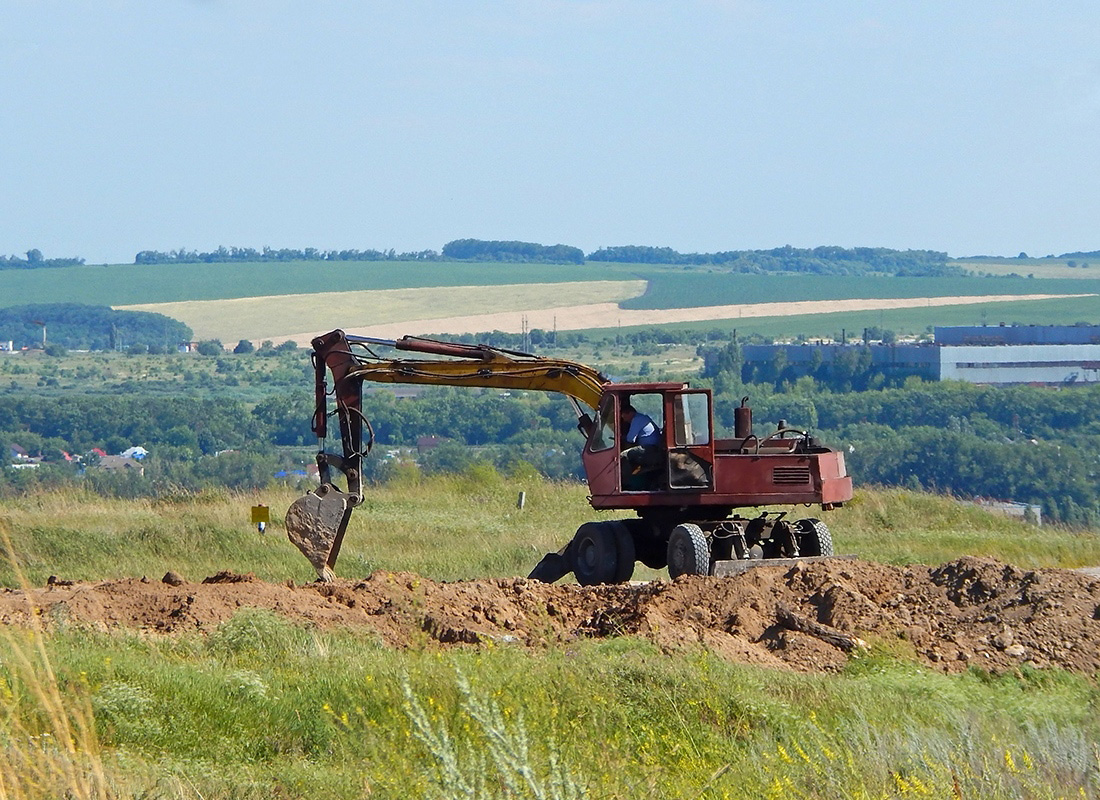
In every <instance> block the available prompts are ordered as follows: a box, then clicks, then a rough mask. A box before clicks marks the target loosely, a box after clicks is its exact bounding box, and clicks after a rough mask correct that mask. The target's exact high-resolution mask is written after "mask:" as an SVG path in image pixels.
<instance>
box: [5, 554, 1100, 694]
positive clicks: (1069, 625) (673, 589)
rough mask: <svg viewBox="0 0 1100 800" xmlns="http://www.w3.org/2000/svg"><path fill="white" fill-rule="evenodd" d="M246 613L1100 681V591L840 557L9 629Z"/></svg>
mask: <svg viewBox="0 0 1100 800" xmlns="http://www.w3.org/2000/svg"><path fill="white" fill-rule="evenodd" d="M181 581H182V582H181ZM246 607H249V608H260V609H267V610H270V611H273V612H275V613H277V614H280V615H283V616H285V617H287V618H289V619H291V620H293V621H296V622H299V623H303V624H307V625H313V626H318V627H320V628H331V627H335V626H346V627H354V628H357V629H360V630H363V629H365V630H369V631H372V632H373V633H374V634H376V635H377V637H378V638H379V640H380V641H382V642H383V643H385V645H387V646H389V647H392V648H406V647H410V646H429V647H440V648H455V647H459V648H478V647H489V646H499V645H501V644H507V645H511V646H516V647H524V648H535V649H538V648H545V647H548V646H551V645H562V644H565V645H568V643H569V642H571V641H577V640H581V639H590V638H607V637H616V636H638V637H644V638H645V639H648V640H650V641H652V642H653V643H655V644H657V645H658V646H660V647H661V648H662V649H664V650H666V651H669V652H674V651H677V650H681V649H683V648H686V647H698V646H699V645H703V646H705V647H706V648H708V649H710V650H711V651H712V652H714V653H716V654H718V655H719V656H721V657H723V658H725V659H726V660H728V661H731V662H736V663H744V664H755V665H761V666H771V667H781V668H787V669H791V670H795V671H800V672H828V671H834V670H837V669H839V668H841V667H842V666H843V664H844V663H845V662H846V660H847V655H848V652H850V651H851V650H852V649H855V648H859V647H863V646H866V644H867V643H868V642H874V641H879V642H882V641H889V642H893V643H901V644H900V646H902V647H903V649H907V650H908V651H911V655H912V656H913V657H914V658H916V659H917V660H919V661H921V662H923V663H925V664H927V665H929V666H930V667H932V668H934V669H937V670H941V671H944V672H959V671H962V670H964V669H966V668H967V667H970V666H978V667H982V668H984V669H987V670H991V671H1004V670H1009V669H1012V668H1014V667H1018V666H1021V665H1030V666H1036V667H1059V668H1062V669H1066V670H1070V671H1075V672H1080V673H1086V674H1094V673H1095V672H1096V671H1097V670H1100V578H1097V577H1095V576H1090V575H1087V574H1084V573H1079V572H1073V571H1069V570H1061V569H1043V570H1034V571H1028V570H1022V569H1019V568H1017V567H1013V566H1009V565H1006V564H1003V563H1000V562H997V561H995V560H992V559H985V558H973V557H966V558H961V559H959V560H956V561H952V562H950V563H947V564H944V565H942V566H939V567H924V566H908V567H894V566H887V565H884V564H878V563H873V562H868V561H849V560H842V559H837V560H830V561H822V562H803V563H799V564H796V565H794V566H793V567H780V566H775V567H768V566H765V567H758V568H755V569H751V570H749V571H748V572H747V573H745V574H743V575H740V576H737V577H730V578H708V577H685V578H680V579H678V580H676V581H672V582H669V581H653V582H649V583H642V584H631V585H622V586H602V587H581V586H576V585H546V584H541V583H537V582H533V581H528V580H525V579H521V578H517V579H496V580H477V581H464V582H456V583H440V582H434V581H431V580H427V579H424V578H422V577H420V576H417V575H414V574H411V573H395V572H384V571H379V572H375V573H374V574H373V575H371V576H370V577H369V578H368V579H366V580H362V581H358V582H351V581H338V582H335V583H331V584H320V583H311V584H302V585H296V584H293V583H285V584H272V583H267V582H264V581H261V580H259V579H257V578H255V577H254V576H252V575H237V574H232V573H219V574H218V575H215V576H212V577H208V578H206V579H205V580H202V581H201V582H188V581H183V580H182V578H180V577H178V576H174V575H169V576H166V579H165V580H150V579H146V578H142V579H132V580H118V581H105V582H101V583H70V582H68V581H62V580H56V579H51V583H50V584H49V585H48V586H46V587H45V588H41V589H33V590H31V591H30V592H29V594H28V593H25V592H23V591H19V590H12V589H6V590H4V591H3V593H2V594H0V622H2V623H4V624H8V625H25V624H27V623H28V622H30V616H29V615H30V614H31V613H34V614H35V615H37V616H38V618H39V619H40V620H42V621H43V622H44V623H45V624H46V627H50V626H55V625H59V624H78V625H89V626H93V627H94V628H98V629H104V630H106V629H112V628H121V629H137V630H140V631H145V632H148V633H150V634H161V635H172V634H178V633H185V632H194V631H199V632H209V631H211V630H213V629H214V628H215V627H216V626H217V625H218V624H220V623H222V622H224V621H226V620H228V619H229V618H230V617H232V616H233V615H234V614H235V613H236V612H237V611H238V610H240V609H241V608H246ZM31 608H33V609H34V611H33V612H32V611H31Z"/></svg>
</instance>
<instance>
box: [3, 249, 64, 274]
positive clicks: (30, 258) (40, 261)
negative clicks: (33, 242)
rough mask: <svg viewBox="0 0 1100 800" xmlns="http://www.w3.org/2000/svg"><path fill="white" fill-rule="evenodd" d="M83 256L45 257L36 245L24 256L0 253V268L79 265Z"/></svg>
mask: <svg viewBox="0 0 1100 800" xmlns="http://www.w3.org/2000/svg"><path fill="white" fill-rule="evenodd" d="M83 263H84V259H83V258H46V257H45V256H43V255H42V251H41V250H39V249H38V248H37V247H36V248H33V249H31V250H28V251H27V257H26V258H20V257H19V256H15V255H13V256H2V255H0V269H41V268H44V267H79V266H81V265H82V264H83Z"/></svg>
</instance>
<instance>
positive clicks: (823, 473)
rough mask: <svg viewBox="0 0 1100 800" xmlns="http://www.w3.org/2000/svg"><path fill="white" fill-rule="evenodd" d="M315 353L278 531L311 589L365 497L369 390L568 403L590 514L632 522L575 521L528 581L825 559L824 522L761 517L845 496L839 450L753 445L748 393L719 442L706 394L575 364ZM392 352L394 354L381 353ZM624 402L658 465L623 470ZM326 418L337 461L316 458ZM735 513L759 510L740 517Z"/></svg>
mask: <svg viewBox="0 0 1100 800" xmlns="http://www.w3.org/2000/svg"><path fill="white" fill-rule="evenodd" d="M312 345H313V352H312V354H311V357H312V361H313V367H314V374H315V387H314V389H315V401H316V405H315V410H314V413H313V419H312V429H313V431H314V433H316V434H317V437H318V441H319V443H320V447H319V451H318V453H317V466H318V469H319V475H320V485H319V486H318V488H317V489H315V490H313V491H311V492H309V493H308V494H306V495H305V496H304V497H301V498H299V499H298V500H296V501H295V502H294V503H293V504H292V505H291V507H290V509H289V510H288V511H287V515H286V527H287V534H288V536H289V538H290V540H291V541H292V542H293V543H294V544H295V545H296V546H297V547H298V549H300V550H301V551H302V553H303V554H304V555H305V556H306V558H308V559H309V561H310V563H311V564H312V565H313V567H314V569H315V570H316V571H317V575H318V578H319V579H320V580H322V581H330V580H333V578H334V577H335V573H334V572H333V568H334V567H335V565H336V560H337V557H338V556H339V554H340V548H341V545H342V544H343V540H344V534H345V532H346V531H347V526H348V520H349V519H350V517H351V514H352V511H353V510H354V509H355V507H356V506H358V505H359V504H360V503H362V502H363V497H364V495H363V491H364V480H363V460H364V459H365V458H367V457H368V455H369V453H370V449H371V445H372V444H373V440H374V434H373V431H372V429H371V426H370V422H369V421H368V420H367V419H366V417H365V416H364V414H363V404H362V391H363V383H364V382H367V381H370V382H375V383H396V384H426V385H431V386H466V387H485V388H499V389H508V390H537V391H544V392H556V393H559V394H562V395H564V396H565V397H566V398H567V400H568V401H569V402H570V403H571V404H572V406H573V409H574V411H575V412H576V415H577V427H578V429H579V430H580V432H581V434H582V435H583V436H584V446H583V449H582V451H581V461H582V464H583V467H584V473H585V476H586V478H587V481H588V486H589V490H590V492H591V495H590V497H589V502H590V503H591V505H592V507H593V508H594V509H596V510H598V511H623V512H630V513H631V514H632V516H629V517H627V518H625V519H617V520H606V521H600V522H586V523H584V524H583V525H581V526H580V528H579V529H578V530H577V531H576V533H575V534H574V535H573V538H572V539H571V540H570V541H569V543H568V544H566V545H565V547H563V548H562V549H561V550H559V551H558V552H556V553H548V554H547V555H546V556H544V557H543V558H542V560H541V561H540V562H539V563H538V564H537V565H536V566H535V568H534V570H533V571H532V572H531V574H530V576H529V577H530V578H532V579H535V580H540V581H544V582H548V583H550V582H554V581H556V580H558V579H560V578H563V577H565V576H566V575H568V574H569V573H570V572H572V573H573V574H574V576H575V577H576V580H577V582H578V583H580V584H582V585H594V584H603V583H623V582H626V581H628V580H630V578H631V576H632V575H633V573H634V567H635V563H636V562H639V561H640V562H641V563H643V564H645V565H646V566H648V567H650V568H653V569H661V568H664V567H667V568H668V572H669V575H670V576H672V577H673V578H675V577H678V576H679V575H686V574H695V575H708V574H723V573H722V570H721V567H722V565H729V564H737V563H742V564H744V563H747V562H750V561H756V562H766V561H767V560H769V559H779V558H807V557H808V558H817V557H827V556H830V555H832V554H833V543H832V537H831V535H830V533H829V530H828V528H827V527H826V526H825V524H824V523H823V522H821V520H819V519H799V520H794V521H791V520H788V519H786V517H787V512H785V511H781V512H776V511H767V510H760V509H761V507H765V506H791V505H799V504H802V505H818V506H820V507H821V509H822V510H823V511H828V510H831V509H834V508H838V507H840V506H841V505H843V504H844V503H845V502H846V501H848V500H850V499H851V496H852V480H851V478H850V477H849V476H848V475H847V472H846V470H845V466H844V455H843V453H841V452H839V451H837V450H834V449H831V448H829V447H826V446H824V445H823V444H822V443H821V442H819V441H818V440H817V439H816V438H814V437H813V436H811V435H810V434H809V433H808V432H806V431H802V430H798V429H797V428H792V427H788V426H787V424H786V422H784V421H780V422H779V425H778V427H777V428H776V429H775V430H772V431H771V432H770V433H766V434H764V435H761V436H758V435H757V434H755V433H754V431H753V422H752V410H751V408H750V407H749V406H748V404H747V401H748V398H744V399H743V400H742V401H741V405H740V407H738V408H737V409H735V415H734V435H733V436H732V437H731V438H719V437H717V436H715V435H714V422H713V397H712V394H711V391H710V390H709V389H702V388H691V387H690V386H689V385H688V384H687V383H682V382H658V383H615V382H612V381H610V380H609V379H608V378H606V377H605V376H604V375H602V374H601V373H600V372H599V371H597V370H595V369H593V368H591V367H589V366H586V365H584V364H579V363H576V362H572V361H567V360H562V359H554V358H546V357H542V356H537V355H533V354H531V353H523V352H518V351H514V350H507V349H503V348H498V347H490V346H488V345H471V344H463V343H457V342H446V341H438V340H434V339H425V338H419V337H413V336H406V337H403V338H401V339H396V340H389V339H378V338H373V337H367V336H355V335H350V334H346V333H345V332H344V331H342V330H335V331H332V332H331V333H327V334H325V335H323V336H319V337H317V338H315V339H314V340H313V342H312ZM382 348H387V350H386V351H383V350H382ZM389 350H396V351H399V355H398V356H397V357H392V356H389V355H387V354H385V353H388V351H389ZM380 352H383V353H384V354H383V355H379V353H380ZM401 353H413V354H416V356H417V357H404V356H402V355H400V354H401ZM329 378H331V388H330V385H329ZM628 403H629V404H630V405H631V406H632V407H634V408H637V409H641V410H643V411H644V412H645V413H646V414H647V415H648V416H650V417H651V418H652V419H653V420H654V422H655V424H656V426H657V429H658V431H659V436H660V440H661V441H660V444H659V446H658V447H659V455H660V457H659V458H658V459H653V461H654V462H655V463H656V466H647V468H645V469H630V468H629V467H628V465H627V463H626V461H625V460H624V459H622V458H621V457H620V453H621V451H622V450H624V449H625V448H626V446H627V445H626V443H625V442H624V441H623V439H624V437H625V435H626V429H625V428H624V427H623V426H622V424H621V422H620V420H621V410H622V409H623V408H624V406H626V404H628ZM333 416H334V417H335V418H336V421H337V424H338V426H339V433H340V443H341V446H340V452H338V453H337V452H330V451H328V450H327V449H326V439H327V436H328V426H329V420H330V418H331V417H333ZM340 476H343V480H339V482H337V480H338V479H339V478H340ZM340 484H345V485H346V489H345V488H341V487H340ZM742 509H755V510H756V511H755V512H753V513H752V514H751V515H750V516H742V515H741V513H740V511H741V510H742Z"/></svg>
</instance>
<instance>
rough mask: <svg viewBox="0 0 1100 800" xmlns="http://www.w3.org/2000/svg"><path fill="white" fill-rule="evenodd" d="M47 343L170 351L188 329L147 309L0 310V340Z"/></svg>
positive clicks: (69, 306)
mask: <svg viewBox="0 0 1100 800" xmlns="http://www.w3.org/2000/svg"><path fill="white" fill-rule="evenodd" d="M43 329H45V334H46V340H47V343H49V344H57V345H60V346H62V347H66V348H69V349H72V350H113V349H115V348H116V347H127V348H129V347H135V346H137V347H143V348H146V349H149V348H152V349H154V350H156V349H157V348H161V349H163V348H174V347H175V346H176V345H177V344H178V343H179V342H186V341H190V339H191V329H190V328H189V327H188V326H186V325H184V324H183V323H182V322H179V321H178V320H174V319H172V318H171V317H166V316H164V315H163V314H154V313H150V312H147V311H115V310H113V309H111V308H110V307H109V306H93V305H85V304H82V303H38V304H34V305H22V306H9V307H8V308H0V340H2V341H5V342H6V341H7V340H9V339H10V340H11V341H12V342H13V343H14V345H15V347H16V348H22V347H33V346H35V345H41V343H42V338H43Z"/></svg>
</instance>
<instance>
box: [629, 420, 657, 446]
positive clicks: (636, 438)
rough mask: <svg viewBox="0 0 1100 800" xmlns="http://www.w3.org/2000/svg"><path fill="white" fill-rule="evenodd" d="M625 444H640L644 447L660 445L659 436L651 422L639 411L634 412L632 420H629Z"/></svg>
mask: <svg viewBox="0 0 1100 800" xmlns="http://www.w3.org/2000/svg"><path fill="white" fill-rule="evenodd" d="M626 442H627V444H631V445H637V444H640V445H642V446H644V447H649V446H651V445H655V444H660V443H661V434H660V433H659V432H658V430H657V426H656V425H654V424H653V420H652V419H650V418H649V417H648V416H646V415H645V414H643V413H642V412H641V411H635V412H634V419H632V420H630V427H629V428H628V429H627V431H626Z"/></svg>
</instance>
